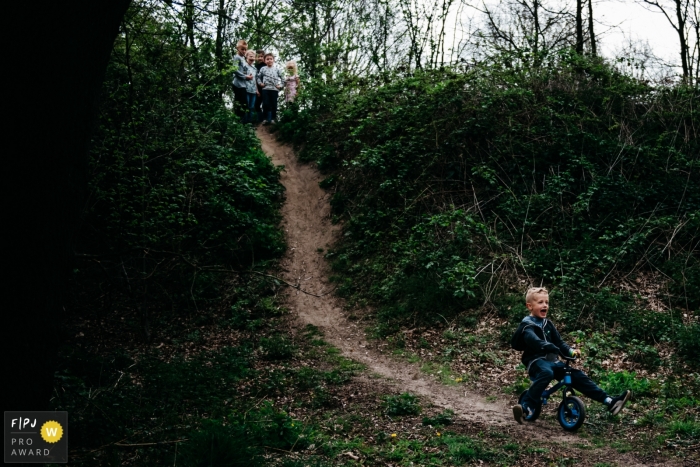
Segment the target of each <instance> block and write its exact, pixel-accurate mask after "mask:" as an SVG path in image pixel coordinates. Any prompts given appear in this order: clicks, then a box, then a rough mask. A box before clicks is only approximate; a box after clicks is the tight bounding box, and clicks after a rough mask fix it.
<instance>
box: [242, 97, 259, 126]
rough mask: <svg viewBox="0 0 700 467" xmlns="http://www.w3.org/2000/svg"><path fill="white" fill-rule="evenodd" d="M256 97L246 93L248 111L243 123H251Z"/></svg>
mask: <svg viewBox="0 0 700 467" xmlns="http://www.w3.org/2000/svg"><path fill="white" fill-rule="evenodd" d="M256 97H258V96H256V95H255V94H253V93H250V92H249V93H247V98H248V111H247V112H246V114H245V115H244V116H243V123H249V122H252V121H253V112H255V98H256Z"/></svg>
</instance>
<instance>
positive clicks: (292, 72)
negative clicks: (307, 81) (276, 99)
mask: <svg viewBox="0 0 700 467" xmlns="http://www.w3.org/2000/svg"><path fill="white" fill-rule="evenodd" d="M285 68H286V70H287V78H286V79H285V90H284V101H285V102H294V99H295V98H296V97H297V89H298V88H299V72H298V70H297V62H295V61H294V60H290V61H288V62H287V66H286V67H285Z"/></svg>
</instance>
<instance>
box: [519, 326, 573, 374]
mask: <svg viewBox="0 0 700 467" xmlns="http://www.w3.org/2000/svg"><path fill="white" fill-rule="evenodd" d="M510 346H511V347H513V348H514V349H515V350H520V351H522V352H523V356H522V362H523V365H525V367H526V368H527V369H528V370H529V369H530V364H531V363H532V362H534V361H535V360H537V359H539V358H545V357H546V356H547V354H549V353H559V351H561V353H562V354H564V355H567V356H569V355H571V347H569V346H568V345H567V344H566V343H565V342H564V341H563V340H562V339H561V336H560V335H559V332H558V331H557V328H555V327H554V325H553V324H552V322H551V321H549V320H548V319H544V320H543V322H542V324H538V323H537V321H536V320H535V318H533V317H532V316H526V317H525V318H523V320H522V321H521V322H520V326H518V329H516V330H515V333H514V334H513V337H512V338H511V340H510Z"/></svg>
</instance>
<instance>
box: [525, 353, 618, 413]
mask: <svg viewBox="0 0 700 467" xmlns="http://www.w3.org/2000/svg"><path fill="white" fill-rule="evenodd" d="M565 367H566V365H565V364H564V362H560V361H557V362H550V361H547V360H546V359H544V358H540V359H539V360H535V361H534V362H533V363H532V365H530V379H531V380H532V386H530V389H528V390H527V393H526V394H525V397H524V399H523V402H524V403H525V405H526V406H527V407H530V408H532V409H533V410H534V409H536V408H537V407H539V406H540V405H541V404H542V393H543V392H544V390H545V389H547V386H548V385H549V383H550V382H551V381H552V380H553V379H557V380H561V379H562V378H564V368H565ZM571 386H572V387H573V388H574V389H576V390H577V391H580V392H581V393H583V394H584V395H586V396H588V397H590V398H591V399H593V400H594V401H597V402H603V401H604V400H605V398H606V397H608V394H607V393H606V392H605V391H603V390H602V389H600V388H599V387H598V385H597V384H595V383H594V382H593V381H591V378H589V377H588V376H587V375H586V373H584V372H583V371H581V370H576V369H574V368H571Z"/></svg>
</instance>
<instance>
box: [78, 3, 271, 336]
mask: <svg viewBox="0 0 700 467" xmlns="http://www.w3.org/2000/svg"><path fill="white" fill-rule="evenodd" d="M163 8H164V9H169V8H170V7H168V6H167V5H164V4H163V5H160V4H157V5H156V4H154V5H150V6H149V5H143V4H141V3H136V4H134V5H133V6H132V8H131V9H130V10H129V12H128V14H127V17H126V18H125V20H124V22H123V24H122V31H121V34H120V35H119V36H118V37H117V40H116V42H115V45H114V50H113V53H112V57H111V60H110V62H109V65H108V67H107V72H106V76H105V82H104V85H103V102H102V104H101V106H100V108H99V117H98V121H97V127H96V129H95V132H94V134H93V138H92V144H91V148H90V159H89V177H90V178H89V180H88V182H89V193H88V202H87V203H86V206H85V210H84V213H83V222H82V226H81V229H80V231H79V232H78V235H77V237H76V247H75V248H76V251H77V252H78V253H79V255H78V260H79V263H78V264H77V267H76V273H75V281H76V282H79V283H80V284H81V289H80V291H76V293H75V294H74V299H75V300H74V306H75V307H82V306H85V307H86V308H88V309H89V310H90V312H93V311H94V310H95V307H94V304H91V305H90V306H87V305H86V304H85V303H84V302H85V301H86V300H89V297H88V296H87V295H89V291H90V290H94V289H98V290H100V292H99V295H101V294H105V293H106V295H104V297H105V298H106V299H107V302H111V304H110V305H109V306H110V307H113V306H114V303H115V302H122V303H123V305H122V307H123V308H126V309H138V310H139V314H140V315H141V317H140V320H139V321H140V323H139V324H140V325H141V326H142V327H143V328H144V329H143V330H144V332H145V333H146V334H147V337H148V335H150V334H151V333H152V332H153V331H152V329H148V327H149V324H148V321H149V320H150V318H149V316H146V312H145V311H144V310H146V309H148V310H149V313H150V315H151V316H152V315H153V314H155V312H160V311H165V310H167V311H168V312H175V313H176V314H181V312H183V311H187V312H197V311H200V310H202V309H205V310H206V309H210V308H212V307H213V306H217V307H218V306H221V305H222V303H221V302H222V301H221V298H222V296H223V297H225V299H224V302H227V301H228V303H232V302H233V301H234V300H232V297H233V296H237V295H238V296H241V298H243V297H242V296H243V295H247V296H251V295H252V296H257V297H258V298H259V296H260V295H261V294H260V293H259V292H253V293H249V292H250V290H252V289H255V287H256V283H258V282H259V281H253V282H252V283H251V282H250V280H249V279H248V278H247V277H241V276H240V274H236V271H238V272H239V273H240V272H245V271H247V270H249V269H251V268H253V267H256V266H263V267H264V266H265V264H266V261H268V260H271V259H274V258H277V257H279V255H280V254H281V253H282V252H283V250H284V244H283V237H282V233H281V230H280V229H279V228H278V222H279V219H280V215H279V209H278V208H279V205H280V202H281V199H282V194H283V187H282V186H281V184H280V183H279V171H278V169H277V168H275V167H274V166H273V165H272V163H271V161H270V159H269V158H268V157H267V156H266V155H265V154H264V153H263V151H262V149H261V147H260V142H259V141H258V139H257V138H256V136H255V134H254V132H253V131H252V129H251V128H249V127H246V126H244V125H242V124H240V123H239V122H238V121H237V119H236V117H235V116H234V115H233V113H232V112H231V111H230V110H228V109H227V108H226V107H225V105H224V101H223V99H222V97H221V95H222V93H223V92H224V91H225V90H226V87H225V86H221V85H220V83H222V82H228V81H229V78H225V79H223V81H222V74H221V72H220V71H219V70H218V69H217V67H216V66H215V60H214V56H213V54H214V48H213V47H212V44H211V41H210V40H208V39H207V38H206V37H204V38H202V41H203V42H202V44H201V46H200V47H197V48H191V47H188V46H187V45H186V44H184V43H183V42H182V38H181V36H180V31H179V23H178V21H177V19H175V18H172V17H170V16H169V15H170V13H167V14H163V13H164V12H163V11H161V10H162V9H163ZM168 18H170V19H168ZM227 270H232V271H233V272H226V271H227ZM232 279H233V280H232ZM232 286H234V288H237V289H238V290H236V291H232V290H231V288H232ZM267 287H268V289H269V284H268V286H267ZM99 295H98V296H99ZM263 295H264V294H263ZM105 303H106V302H105ZM223 305H226V303H223ZM241 306H242V305H241ZM252 308H253V307H252V306H247V308H246V309H247V310H249V311H251V309H252ZM112 309H113V308H112ZM238 321H241V320H240V319H239V320H238ZM242 321H244V322H243V323H242V326H243V327H245V326H246V322H245V321H247V320H245V319H243V320H242ZM233 324H234V325H239V324H241V323H239V322H235V323H233ZM151 327H154V326H152V325H151Z"/></svg>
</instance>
